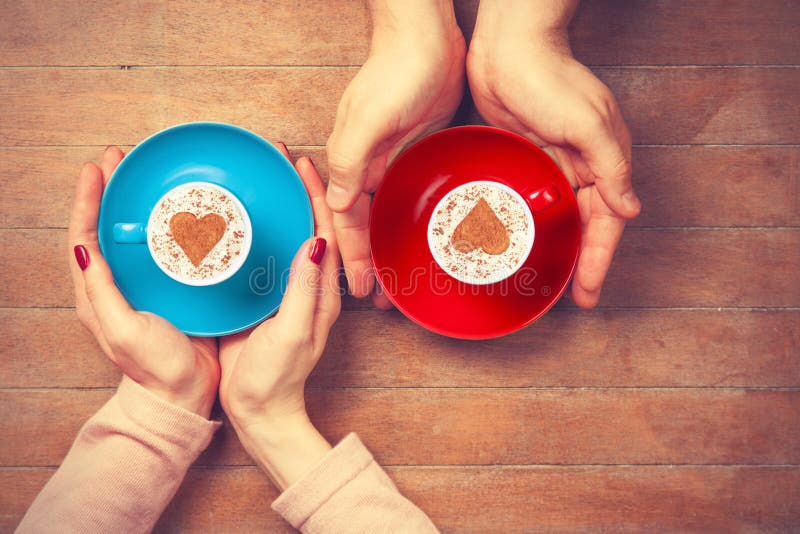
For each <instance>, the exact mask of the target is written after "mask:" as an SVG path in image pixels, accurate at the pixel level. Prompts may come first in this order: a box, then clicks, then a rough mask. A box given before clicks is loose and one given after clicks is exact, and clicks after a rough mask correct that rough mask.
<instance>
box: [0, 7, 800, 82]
mask: <svg viewBox="0 0 800 534" xmlns="http://www.w3.org/2000/svg"><path fill="white" fill-rule="evenodd" d="M477 4H478V2H477V0H461V1H456V2H455V6H456V14H457V18H458V20H459V24H460V25H461V27H462V29H463V30H464V32H465V34H467V35H471V33H472V28H473V26H474V23H475V14H476V11H477ZM794 7H795V6H793V5H792V4H791V3H790V2H786V1H781V0H766V1H758V0H739V1H737V2H730V1H726V0H705V1H686V0H684V1H664V0H662V1H656V2H646V3H637V4H631V3H629V2H619V1H616V0H594V1H590V0H585V1H584V2H581V6H580V8H579V10H578V12H577V14H576V16H575V19H574V20H573V23H572V25H571V28H570V35H571V41H572V47H573V50H574V51H575V54H576V56H577V57H578V58H580V59H581V60H582V61H584V62H586V63H588V64H590V65H684V64H698V65H724V64H734V65H742V64H773V65H775V64H795V65H796V64H798V63H800V56H799V55H798V50H797V47H796V42H795V40H794V39H793V35H794V30H795V29H796V28H797V27H798V26H800V15H798V10H797V9H794ZM4 14H5V16H4V17H3V20H2V21H0V65H27V66H37V65H51V66H56V65H355V64H361V63H362V62H363V60H364V59H365V58H366V55H367V51H368V46H369V26H370V20H369V15H368V13H367V10H366V6H365V3H364V2H362V1H358V0H347V1H339V2H326V3H319V2H313V1H311V0H299V1H296V2H291V3H290V2H268V3H252V2H250V3H238V2H224V1H221V0H217V1H212V2H192V1H190V0H178V1H171V2H160V1H157V0H148V1H146V2H136V3H130V4H128V3H122V4H119V5H115V6H113V7H112V6H111V5H109V4H107V3H105V2H102V1H97V0H95V1H87V2H81V3H79V4H69V5H67V4H63V5H61V6H59V5H54V4H52V3H49V2H43V1H41V0H27V1H25V2H15V3H8V4H7V5H5V6H4ZM221 21H222V23H221ZM331 21H336V24H331V23H330V22H331ZM665 43H668V46H665Z"/></svg>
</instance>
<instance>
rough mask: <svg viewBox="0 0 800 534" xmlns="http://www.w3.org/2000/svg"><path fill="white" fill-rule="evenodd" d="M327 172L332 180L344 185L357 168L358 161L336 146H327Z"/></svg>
mask: <svg viewBox="0 0 800 534" xmlns="http://www.w3.org/2000/svg"><path fill="white" fill-rule="evenodd" d="M327 155H328V174H329V175H330V179H331V181H332V182H334V183H337V184H338V185H346V182H348V181H350V179H351V177H352V176H353V175H354V174H356V173H357V172H358V170H359V162H357V161H356V160H355V159H354V158H353V157H351V156H349V155H348V154H345V153H344V152H342V151H341V150H339V148H338V147H336V146H333V147H332V146H330V145H329V146H328V148H327Z"/></svg>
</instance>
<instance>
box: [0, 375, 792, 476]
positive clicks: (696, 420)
mask: <svg viewBox="0 0 800 534" xmlns="http://www.w3.org/2000/svg"><path fill="white" fill-rule="evenodd" d="M112 394H113V390H73V389H67V390H58V389H47V390H23V389H20V390H0V408H2V413H5V414H7V416H6V417H5V418H3V419H2V420H0V431H2V435H3V436H6V438H5V444H6V447H4V448H3V449H0V465H2V466H14V465H21V466H54V465H58V464H59V462H60V461H61V459H62V458H63V456H64V455H65V454H66V452H67V450H68V449H69V447H70V445H71V444H72V441H73V440H74V438H75V435H76V434H77V432H78V429H79V428H80V426H81V425H82V424H83V423H84V421H85V420H86V419H88V418H89V417H90V416H91V415H92V414H93V413H94V412H95V411H96V410H97V409H98V408H99V407H100V406H101V405H102V404H103V403H104V402H105V401H106V400H107V399H108V398H109V397H110V396H111V395H112ZM306 397H307V404H308V410H309V415H310V417H311V420H312V421H313V422H314V423H315V425H317V427H318V428H319V429H320V432H322V433H323V435H325V436H326V437H327V438H328V439H330V440H331V441H332V442H338V441H339V440H340V439H341V438H343V437H344V436H345V435H347V433H349V432H351V431H352V432H357V433H358V434H359V435H360V436H361V437H362V439H363V440H364V442H365V443H366V444H367V446H368V447H369V448H370V450H371V451H372V452H373V454H374V455H375V457H376V458H377V460H378V462H379V463H381V464H382V465H489V464H490V465H495V464H511V465H520V464H559V465H581V464H778V465H782V464H799V463H800V426H798V425H796V424H794V423H796V422H797V421H798V420H800V391H798V390H708V389H696V390H685V389H628V388H626V389H577V390H570V389H556V390H552V389H514V388H512V389H505V388H503V389H460V388H459V389H450V388H444V389H439V388H423V389H416V388H399V389H398V388H393V389H336V390H317V389H312V390H309V391H308V392H307V395H306ZM198 462H199V463H200V464H201V465H251V464H252V460H251V459H250V457H249V456H248V455H247V454H246V453H245V452H244V449H242V448H241V446H240V445H239V442H238V439H237V438H236V435H235V433H234V432H233V429H232V428H231V427H230V424H226V425H224V427H223V428H222V429H221V430H220V431H218V433H217V435H216V436H215V438H214V441H213V442H212V444H211V446H210V447H209V448H208V450H206V451H205V452H204V453H203V455H202V456H201V457H200V459H199V460H198Z"/></svg>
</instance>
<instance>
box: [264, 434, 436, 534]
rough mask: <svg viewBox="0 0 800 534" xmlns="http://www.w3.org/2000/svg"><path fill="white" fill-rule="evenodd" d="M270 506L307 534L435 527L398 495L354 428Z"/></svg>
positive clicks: (417, 531)
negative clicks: (352, 432)
mask: <svg viewBox="0 0 800 534" xmlns="http://www.w3.org/2000/svg"><path fill="white" fill-rule="evenodd" d="M272 508H273V510H275V511H276V512H278V513H279V514H281V515H282V516H283V517H284V518H285V519H286V520H287V521H288V522H289V523H291V524H292V526H294V527H295V528H298V529H300V530H301V531H302V532H305V533H309V534H316V533H326V532H365V533H366V532H369V533H373V532H375V533H377V532H392V533H403V532H409V533H411V532H413V533H425V532H438V530H437V529H436V527H435V526H434V525H433V523H432V522H431V520H430V519H428V516H427V515H425V513H424V512H423V511H422V510H420V509H419V508H417V507H416V506H414V504H412V503H411V501H409V500H408V499H406V498H405V497H403V496H402V495H401V494H400V492H399V491H398V490H397V488H396V487H395V485H394V484H393V483H392V481H391V479H390V478H389V477H388V476H387V475H386V473H385V472H384V471H383V469H381V467H380V466H379V465H378V464H377V463H375V460H374V458H373V457H372V454H370V452H369V451H368V450H367V448H366V447H364V445H363V444H362V443H361V440H360V439H358V436H356V435H355V434H350V435H348V436H347V437H346V438H344V439H343V440H342V441H341V442H340V443H339V444H338V445H337V446H336V447H334V448H333V450H331V452H329V453H328V454H327V456H325V458H323V459H322V461H321V462H320V463H319V464H318V465H317V466H316V467H314V468H313V469H312V470H311V472H309V473H308V474H307V475H305V476H304V477H303V478H302V479H300V480H299V481H297V482H296V483H294V484H293V485H292V486H291V487H289V489H287V490H286V491H285V492H283V493H282V494H281V496H280V497H278V498H277V499H276V500H275V502H274V503H272Z"/></svg>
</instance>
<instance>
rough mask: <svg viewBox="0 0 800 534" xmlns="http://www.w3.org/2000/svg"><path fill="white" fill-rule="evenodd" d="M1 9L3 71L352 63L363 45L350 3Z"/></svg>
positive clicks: (184, 0)
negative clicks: (57, 67) (8, 68)
mask: <svg viewBox="0 0 800 534" xmlns="http://www.w3.org/2000/svg"><path fill="white" fill-rule="evenodd" d="M4 12H5V16H4V17H3V19H4V20H3V22H0V50H2V53H0V64H2V65H354V64H361V63H362V62H363V61H364V59H366V55H367V50H368V46H369V27H370V22H369V16H368V13H367V9H366V4H365V3H364V2H361V1H358V0H347V1H339V2H325V3H320V2H315V1H313V0H298V1H293V2H267V3H261V2H226V1H224V0H215V1H211V2H194V1H191V0H178V1H170V2H164V1H157V0H147V1H145V2H136V3H121V4H119V5H117V6H112V5H110V4H108V3H106V2H102V1H98V0H95V1H87V2H81V3H80V4H77V5H76V4H71V3H70V4H62V5H61V6H58V5H55V6H54V5H53V4H52V3H51V2H45V1H41V0H28V1H25V2H18V3H9V4H8V5H7V6H5V7H4ZM332 21H336V23H335V24H332V23H331V22H332Z"/></svg>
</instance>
